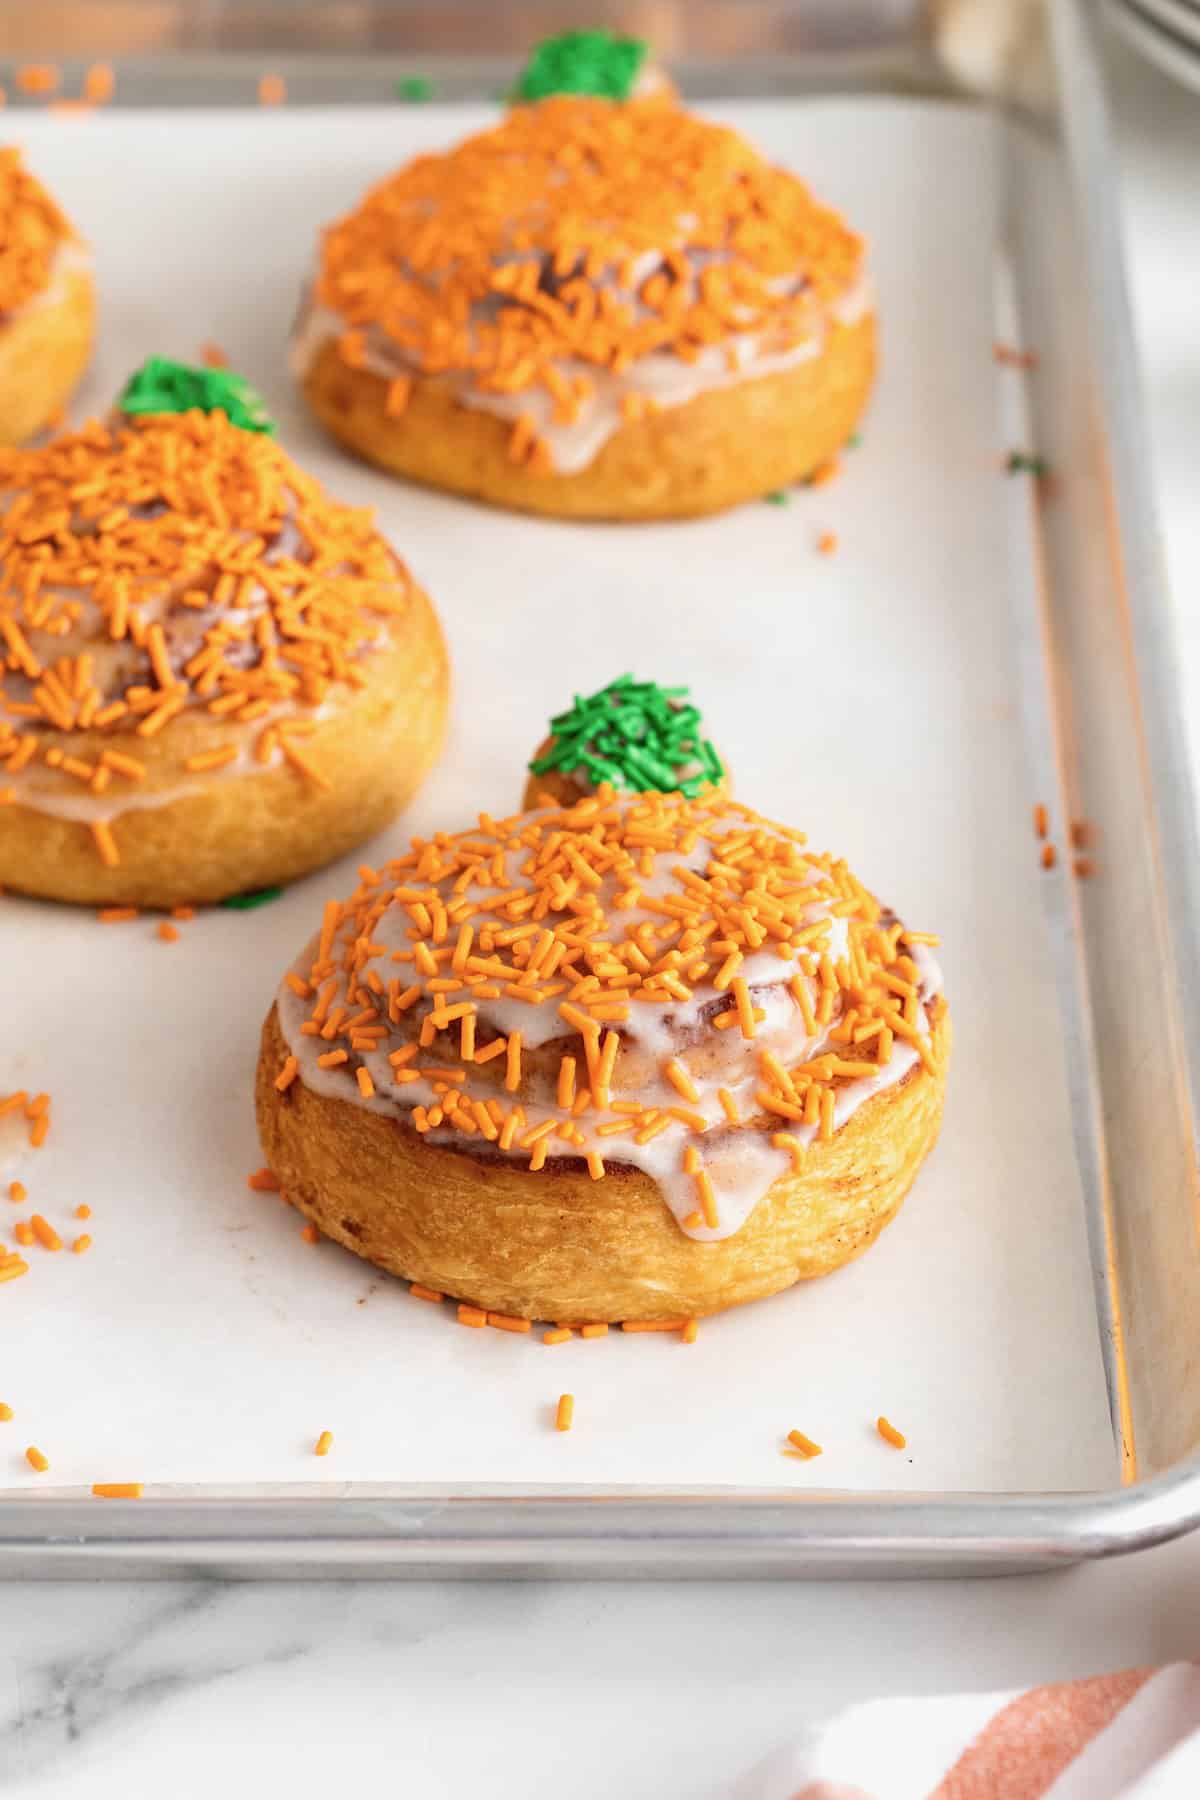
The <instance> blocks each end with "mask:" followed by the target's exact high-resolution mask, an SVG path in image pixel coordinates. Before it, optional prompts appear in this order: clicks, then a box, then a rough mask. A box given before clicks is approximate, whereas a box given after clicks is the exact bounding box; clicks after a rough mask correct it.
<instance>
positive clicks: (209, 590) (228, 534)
mask: <svg viewBox="0 0 1200 1800" xmlns="http://www.w3.org/2000/svg"><path fill="white" fill-rule="evenodd" d="M271 429H272V427H271V426H270V421H269V420H267V419H266V418H265V415H264V414H263V413H262V410H261V406H260V404H259V403H258V402H257V399H256V397H255V396H254V395H253V393H252V391H251V390H249V389H248V387H247V386H246V384H245V383H244V382H241V381H240V380H239V379H238V378H237V377H236V376H232V375H229V374H228V373H226V372H224V371H215V370H202V369H188V368H187V367H186V366H184V365H180V364H172V363H168V362H165V361H164V360H162V359H152V361H151V362H150V363H148V364H147V365H146V367H145V369H143V370H142V371H141V372H140V373H139V375H138V376H136V377H135V378H134V380H133V381H132V382H131V383H130V385H129V387H128V388H127V389H126V392H125V394H124V395H123V396H122V399H121V402H120V410H119V411H118V413H117V415H116V416H115V417H114V418H113V419H112V420H111V421H110V422H108V423H100V422H93V423H92V424H89V425H86V426H84V427H83V429H82V430H79V431H73V432H69V433H67V434H65V435H63V436H60V437H57V438H55V439H54V440H53V441H52V442H51V443H49V444H47V445H46V446H45V447H44V448H41V449H23V450H21V449H8V450H2V451H0V655H2V658H3V660H2V662H0V882H3V883H4V884H5V885H6V886H9V887H11V888H14V889H17V890H18V891H20V892H23V893H27V894H34V895H40V896H43V897H45V898H49V899H55V900H69V901H78V902H84V903H90V904H103V905H108V904H112V903H114V902H115V903H119V904H129V903H132V904H135V905H146V906H170V905H175V904H177V903H181V902H188V901H207V900H217V899H220V898H222V897H225V896H227V895H231V894H237V893H241V892H245V891H247V890H252V889H256V888H262V887H264V886H268V885H272V884H274V883H278V882H285V881H289V880H292V879H293V878H295V877H296V876H299V875H303V874H305V873H307V872H308V871H309V870H311V869H314V868H317V867H318V866H320V865H321V864H322V863H325V862H328V861H330V860H331V859H332V858H334V857H336V856H339V855H341V854H342V853H343V852H344V851H346V850H348V849H350V848H351V847H352V846H353V845H354V844H357V843H358V842H360V841H361V840H362V839H363V838H365V837H368V836H369V835H370V834H371V833H372V832H373V831H375V830H377V829H378V828H379V827H380V826H382V825H383V824H385V823H386V822H387V821H388V820H389V819H390V818H392V817H393V816H394V814H395V813H396V812H398V811H399V810H400V808H401V807H402V806H403V805H404V804H405V802H406V801H407V799H408V798H409V797H410V795H411V794H412V793H413V792H414V790H415V789H416V787H417V785H418V784H419V782H420V781H421V779H422V777H423V776H424V775H425V773H426V772H427V770H428V769H429V767H430V765H431V764H432V762H433V760H434V758H435V757H436V754H437V752H438V749H439V747H440V743H441V738H442V732H443V726H444V720H445V713H446V703H447V664H446V652H445V647H444V644H443V641H442V634H441V630H440V627H439V625H438V621H437V618H436V616H435V614H434V611H433V608H432V606H431V604H430V601H429V600H428V598H427V596H426V595H425V593H424V592H423V591H422V589H421V588H420V586H419V585H418V584H417V582H416V581H414V579H413V578H412V576H411V575H410V574H409V573H408V571H407V569H406V568H405V566H404V564H403V563H402V562H401V561H400V559H399V557H398V556H397V555H396V553H395V551H394V550H393V549H392V548H391V547H390V545H388V544H387V543H386V542H385V541H384V540H383V538H381V537H380V535H379V533H378V532H377V531H376V529H375V526H374V524H373V523H372V520H371V516H370V515H369V514H368V513H366V512H363V511H360V510H357V509H355V508H352V507H349V506H344V505H341V504H339V503H338V502H337V501H334V500H331V499H330V498H329V497H328V496H327V495H326V494H325V492H324V491H323V489H322V488H321V487H320V486H319V484H318V483H317V482H316V481H315V480H314V479H313V478H312V477H311V476H310V475H307V474H306V473H305V472H304V471H303V470H301V469H300V468H298V467H297V466H296V464H295V463H293V462H292V461H291V459H290V458H289V457H288V456H287V455H286V454H285V453H284V451H283V450H281V449H280V448H279V446H278V445H277V444H275V443H274V442H273V441H272V438H271V436H270V431H271Z"/></svg>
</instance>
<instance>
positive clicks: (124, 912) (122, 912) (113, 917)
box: [96, 906, 138, 925]
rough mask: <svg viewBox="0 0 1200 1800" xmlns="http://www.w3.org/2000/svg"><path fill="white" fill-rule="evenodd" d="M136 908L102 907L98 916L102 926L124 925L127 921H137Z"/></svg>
mask: <svg viewBox="0 0 1200 1800" xmlns="http://www.w3.org/2000/svg"><path fill="white" fill-rule="evenodd" d="M137 916H138V909H137V907H136V906H102V907H101V908H100V911H99V912H98V913H97V914H96V917H97V918H98V919H99V921H100V923H101V924H102V925H123V924H124V923H125V921H126V920H127V919H136V918H137Z"/></svg>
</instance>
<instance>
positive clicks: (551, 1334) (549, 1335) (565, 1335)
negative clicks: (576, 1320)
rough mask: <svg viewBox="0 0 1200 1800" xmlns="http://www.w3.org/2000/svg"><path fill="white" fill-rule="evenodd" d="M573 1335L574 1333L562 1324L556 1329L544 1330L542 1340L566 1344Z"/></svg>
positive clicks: (549, 1342)
mask: <svg viewBox="0 0 1200 1800" xmlns="http://www.w3.org/2000/svg"><path fill="white" fill-rule="evenodd" d="M573 1336H574V1333H573V1332H570V1331H568V1330H567V1328H566V1326H565V1325H560V1326H559V1327H558V1328H557V1330H555V1331H546V1332H543V1334H542V1342H543V1344H566V1343H569V1342H570V1340H571V1338H572V1337H573Z"/></svg>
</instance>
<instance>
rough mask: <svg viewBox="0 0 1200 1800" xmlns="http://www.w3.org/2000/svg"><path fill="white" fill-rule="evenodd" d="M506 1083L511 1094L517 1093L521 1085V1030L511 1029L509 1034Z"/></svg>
mask: <svg viewBox="0 0 1200 1800" xmlns="http://www.w3.org/2000/svg"><path fill="white" fill-rule="evenodd" d="M504 1085H505V1087H506V1088H507V1089H508V1091H509V1093H510V1094H515V1093H516V1091H517V1089H518V1088H519V1087H520V1085H521V1033H520V1032H519V1031H510V1032H509V1034H508V1050H507V1058H506V1062H505V1072H504Z"/></svg>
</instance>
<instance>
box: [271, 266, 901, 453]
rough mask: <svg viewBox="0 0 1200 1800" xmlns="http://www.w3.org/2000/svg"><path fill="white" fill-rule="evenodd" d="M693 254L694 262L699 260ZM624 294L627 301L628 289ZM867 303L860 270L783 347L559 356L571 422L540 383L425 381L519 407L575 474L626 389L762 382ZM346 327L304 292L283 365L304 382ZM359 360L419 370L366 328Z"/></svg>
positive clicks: (688, 389)
mask: <svg viewBox="0 0 1200 1800" xmlns="http://www.w3.org/2000/svg"><path fill="white" fill-rule="evenodd" d="M693 260H694V261H697V262H698V259H693ZM657 261H658V255H657V252H655V251H649V252H647V254H646V255H645V256H643V257H642V258H640V259H639V264H638V267H637V273H636V279H635V281H634V284H633V285H634V287H635V288H636V287H637V286H638V285H639V283H640V282H641V281H642V280H643V279H644V277H645V275H646V274H647V273H649V271H650V269H651V268H653V267H654V266H655V264H656V263H657ZM623 297H624V298H626V299H631V298H632V296H631V295H630V294H625V295H624V296H623ZM871 305H872V297H871V288H870V283H869V281H868V279H867V277H866V275H865V274H864V275H860V277H859V278H858V280H857V281H856V282H855V283H854V284H853V286H852V287H850V288H849V289H847V291H846V293H845V294H844V295H842V296H841V297H840V298H839V299H838V300H837V301H836V302H835V303H834V304H833V305H832V306H830V307H829V309H828V314H827V315H826V316H825V317H824V318H819V319H816V320H815V321H814V325H813V329H812V331H811V332H810V333H809V335H808V336H807V337H805V338H803V339H802V340H801V341H800V342H799V343H796V344H792V345H790V346H789V347H788V348H786V349H771V348H770V347H769V342H768V341H766V340H764V339H763V337H761V336H760V335H759V334H757V333H754V332H744V333H737V334H734V335H732V336H730V337H727V338H724V339H722V341H721V342H720V343H718V344H708V345H706V346H705V347H704V348H703V349H701V350H699V351H698V352H697V354H696V356H695V358H694V360H693V361H691V362H685V361H684V360H683V358H682V357H678V356H674V355H672V354H671V353H669V352H667V351H656V352H654V353H653V354H652V355H650V356H642V357H639V358H638V359H637V360H636V361H635V362H633V363H631V365H630V366H629V368H628V369H626V370H625V371H624V372H623V373H622V374H620V375H615V374H613V373H612V371H611V370H608V369H600V368H597V367H596V366H595V364H593V363H585V362H581V361H577V360H574V359H570V360H564V361H561V362H558V363H556V364H555V367H556V369H557V370H558V371H559V373H560V374H561V375H563V376H564V377H566V378H567V379H568V380H571V379H573V378H575V377H583V378H585V379H586V380H588V381H589V382H590V383H591V384H592V385H591V393H590V395H589V397H588V398H586V399H585V400H584V401H583V402H582V404H581V406H580V408H579V412H578V415H577V416H576V418H574V419H573V420H572V421H570V422H569V423H567V422H565V421H563V420H561V419H556V418H555V417H554V411H555V403H554V400H553V399H552V397H551V395H550V394H549V393H548V392H547V391H546V389H545V388H543V387H540V386H537V385H534V386H531V387H527V388H522V389H521V391H520V392H519V393H515V394H501V393H493V392H489V391H488V390H486V389H484V388H481V387H479V386H477V385H476V384H475V382H474V381H473V380H472V378H471V376H470V375H469V373H467V372H466V371H463V372H461V373H450V374H444V375H437V376H429V377H426V379H429V380H434V381H436V382H437V383H438V385H439V386H443V387H446V388H448V389H449V391H450V392H451V393H452V394H453V396H454V398H455V400H457V401H458V402H459V404H460V405H462V406H467V407H471V408H473V409H474V410H475V411H478V412H488V413H493V414H495V416H496V417H497V418H501V419H509V420H513V421H515V420H516V419H518V418H520V416H521V415H522V414H523V413H525V414H528V415H529V417H530V418H531V419H532V421H533V424H534V427H535V430H536V433H537V436H538V438H539V439H540V440H541V442H542V443H544V444H545V445H546V447H547V449H548V450H549V452H550V457H551V460H552V462H553V465H554V468H555V470H556V471H557V472H558V473H560V474H563V475H576V474H578V473H579V471H580V470H581V469H586V468H587V467H588V466H589V464H590V463H592V462H594V461H595V459H596V457H597V456H598V455H599V453H600V451H601V450H602V449H603V448H604V445H605V444H606V443H607V442H608V440H609V438H610V437H611V436H612V435H613V433H614V432H615V431H616V430H617V429H618V428H619V426H620V425H621V424H622V423H623V419H624V414H623V412H622V402H623V400H624V399H625V397H626V396H627V395H629V394H634V395H638V396H641V397H642V398H644V399H648V400H651V401H653V403H654V404H655V406H656V407H658V408H660V409H670V408H673V407H678V406H686V405H687V403H688V402H689V401H690V400H695V399H696V398H697V397H698V396H699V395H700V394H707V393H712V392H714V391H716V390H718V389H722V388H731V387H737V386H739V385H740V384H741V383H742V382H745V381H758V380H761V379H763V378H764V377H766V376H768V375H781V374H783V373H785V372H786V371H787V370H788V369H794V368H798V367H799V365H800V364H801V363H805V362H809V361H811V360H812V359H813V358H814V357H816V356H819V355H820V353H821V351H822V350H823V348H824V346H825V341H826V337H827V332H828V325H829V322H830V321H833V322H836V323H838V324H841V325H854V324H856V323H857V322H858V321H859V320H860V319H861V318H863V317H864V316H865V314H866V313H867V312H869V311H870V308H871ZM348 330H349V326H348V325H347V323H346V321H345V320H344V319H343V318H342V317H341V316H340V314H338V313H336V312H333V311H331V310H330V309H329V308H328V307H324V306H321V305H319V304H318V303H317V302H316V300H315V299H314V298H313V296H312V293H311V291H310V293H309V294H308V295H307V296H306V297H305V298H304V299H303V300H302V302H301V306H300V311H299V314H298V316H297V319H296V324H295V328H294V330H293V333H292V339H291V344H290V347H289V353H288V361H289V367H290V368H291V371H292V374H293V375H294V376H295V377H296V379H297V380H300V381H302V380H303V379H304V377H305V375H306V374H307V372H308V370H309V369H310V368H311V366H312V364H313V362H314V360H315V359H316V357H317V356H318V355H319V353H320V352H321V350H323V349H324V347H325V345H326V344H328V343H329V342H330V341H331V340H332V341H336V340H337V339H339V338H340V337H342V336H343V335H344V333H345V332H346V331H348ZM363 366H364V367H365V368H368V369H370V370H371V371H372V372H373V373H374V374H376V375H381V376H383V377H384V378H385V379H388V380H391V379H392V378H394V377H395V376H397V375H400V374H414V373H419V372H420V371H419V369H418V366H417V365H416V364H415V363H414V362H413V361H412V360H411V359H410V358H407V357H406V356H405V355H404V352H403V350H402V349H401V347H400V346H399V345H398V344H396V343H395V342H394V341H393V340H391V339H389V338H387V337H385V336H384V335H383V333H382V332H380V331H379V330H377V329H371V330H368V331H367V332H366V333H365V354H364V357H363Z"/></svg>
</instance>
